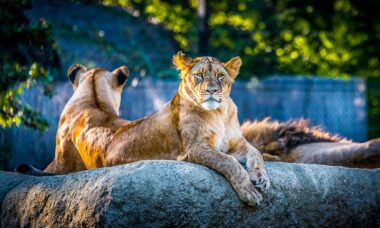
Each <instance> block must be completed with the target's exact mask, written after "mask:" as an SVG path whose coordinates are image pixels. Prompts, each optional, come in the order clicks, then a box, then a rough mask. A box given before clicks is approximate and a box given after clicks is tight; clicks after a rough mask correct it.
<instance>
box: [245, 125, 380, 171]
mask: <svg viewBox="0 0 380 228" xmlns="http://www.w3.org/2000/svg"><path fill="white" fill-rule="evenodd" d="M242 132H243V135H244V137H245V138H246V139H247V140H248V141H249V142H250V143H251V144H253V145H255V146H256V147H257V148H258V149H259V150H260V152H261V153H262V154H263V157H264V160H267V161H285V162H296V163H312V164H324V165H338V166H347V167H356V168H379V167H380V140H379V139H377V140H372V141H369V142H365V143H354V142H351V141H349V140H347V139H344V138H342V137H339V136H338V135H331V134H330V133H327V132H325V131H323V130H322V129H321V128H320V127H318V126H314V127H309V122H308V121H306V120H303V119H300V120H292V121H288V122H278V121H271V120H270V119H269V118H265V119H264V120H262V121H254V122H246V123H244V124H243V125H242Z"/></svg>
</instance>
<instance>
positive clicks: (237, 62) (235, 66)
mask: <svg viewBox="0 0 380 228" xmlns="http://www.w3.org/2000/svg"><path fill="white" fill-rule="evenodd" d="M240 66H241V58H240V57H239V56H237V57H234V58H232V59H230V60H229V61H228V62H226V63H224V67H225V68H226V70H227V71H228V74H229V75H230V77H231V78H232V79H235V78H236V76H237V75H238V74H239V70H240Z"/></svg>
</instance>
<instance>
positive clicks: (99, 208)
mask: <svg viewBox="0 0 380 228" xmlns="http://www.w3.org/2000/svg"><path fill="white" fill-rule="evenodd" d="M266 167H267V169H268V174H269V176H270V178H271V182H272V186H271V188H270V190H269V191H268V192H267V193H266V194H264V202H263V203H262V204H261V205H260V206H258V207H256V208H252V207H249V206H246V205H245V204H244V203H242V202H241V201H240V200H239V199H238V197H237V195H236V193H235V192H234V191H233V190H232V188H231V186H230V185H229V183H228V182H227V181H226V180H225V179H224V178H223V177H222V176H221V175H219V174H218V173H216V172H214V171H212V170H210V169H208V168H206V167H203V166H200V165H196V164H191V163H186V162H177V161H141V162H136V163H133V164H129V165H123V166H117V167H111V168H104V169H97V170H90V171H84V172H78V173H73V174H69V175H61V176H49V177H32V176H26V175H21V174H17V173H9V172H0V202H1V205H2V206H1V211H0V213H1V226H0V227H30V226H31V227H35V226H37V227H58V226H62V227H82V226H86V227H103V226H107V227H108V226H112V227H128V226H136V225H139V226H149V227H152V226H153V227H162V226H182V227H183V226H186V227H187V226H201V227H208V226H225V227H226V226H231V225H235V226H239V227H240V226H250V227H252V226H253V227H270V226H272V227H284V226H330V225H334V226H347V225H349V226H374V227H376V226H377V227H379V226H380V170H379V169H378V170H360V169H348V168H338V167H328V166H317V165H302V164H286V163H267V165H266Z"/></svg>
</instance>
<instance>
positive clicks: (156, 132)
mask: <svg viewBox="0 0 380 228" xmlns="http://www.w3.org/2000/svg"><path fill="white" fill-rule="evenodd" d="M173 62H174V64H175V65H176V67H177V68H178V69H179V70H180V71H181V79H182V80H181V83H180V85H179V88H178V91H177V93H176V95H175V97H174V98H173V99H172V101H171V102H169V103H168V104H166V105H165V106H164V107H163V108H162V109H161V110H159V111H158V112H156V113H154V114H152V115H150V116H148V117H145V118H143V119H140V120H137V121H135V122H132V123H130V124H126V125H125V126H124V127H122V128H120V129H119V130H118V131H117V132H116V133H115V135H114V137H113V139H112V142H111V143H110V144H109V146H108V147H107V152H106V157H105V164H104V165H105V166H113V165H118V164H124V163H130V162H134V161H137V160H141V159H177V160H183V161H189V162H193V163H198V164H202V165H205V166H207V167H210V168H212V169H214V170H216V171H218V172H219V173H221V174H223V175H224V176H225V177H226V178H227V179H228V180H229V182H230V183H231V185H232V186H233V188H234V189H235V191H236V192H237V193H238V195H239V197H240V199H241V200H243V201H245V202H247V203H248V204H249V205H254V204H256V203H258V202H260V201H261V199H262V196H261V194H260V193H259V192H258V191H257V190H256V189H255V187H254V185H253V184H252V182H253V183H254V184H255V186H256V187H258V188H260V189H262V190H263V189H267V188H268V187H269V180H268V177H267V174H266V171H265V169H264V162H263V158H262V156H261V154H260V152H259V151H258V150H256V149H255V148H254V147H253V146H252V145H250V144H249V143H248V142H247V141H246V139H245V138H244V137H243V135H242V132H241V131H240V126H239V122H238V118H237V108H236V105H235V104H234V102H233V101H232V99H231V98H230V96H229V94H230V90H231V86H232V83H233V82H234V79H235V78H236V76H237V74H238V72H239V69H240V66H241V59H240V58H239V57H236V58H233V59H231V60H230V61H228V62H226V63H222V62H220V61H219V60H218V59H216V58H213V57H200V58H196V59H191V58H189V57H187V56H185V55H184V54H182V53H178V54H177V55H176V56H174V58H173ZM239 161H240V162H242V163H244V164H246V166H247V170H248V171H246V170H245V169H244V168H243V167H242V166H241V165H240V164H239ZM251 181H252V182H251Z"/></svg>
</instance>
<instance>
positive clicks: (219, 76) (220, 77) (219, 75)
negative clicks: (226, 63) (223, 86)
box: [216, 73, 224, 80]
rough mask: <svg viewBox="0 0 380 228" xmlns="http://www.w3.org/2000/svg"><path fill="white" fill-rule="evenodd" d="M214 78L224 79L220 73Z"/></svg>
mask: <svg viewBox="0 0 380 228" xmlns="http://www.w3.org/2000/svg"><path fill="white" fill-rule="evenodd" d="M216 77H217V78H218V79H219V80H222V79H223V78H224V74H222V73H219V74H217V75H216Z"/></svg>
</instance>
